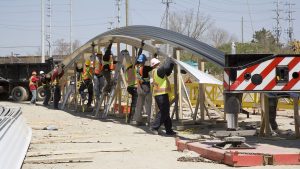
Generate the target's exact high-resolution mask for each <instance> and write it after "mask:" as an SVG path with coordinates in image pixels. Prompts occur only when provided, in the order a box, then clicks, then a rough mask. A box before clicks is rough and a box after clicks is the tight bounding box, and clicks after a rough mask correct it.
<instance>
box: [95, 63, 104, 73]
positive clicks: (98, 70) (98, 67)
mask: <svg viewBox="0 0 300 169" xmlns="http://www.w3.org/2000/svg"><path fill="white" fill-rule="evenodd" d="M94 68H95V75H100V73H101V72H102V70H103V64H102V62H99V61H98V60H96V61H95V66H94Z"/></svg>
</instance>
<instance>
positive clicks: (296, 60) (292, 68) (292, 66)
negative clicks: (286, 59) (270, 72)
mask: <svg viewBox="0 0 300 169" xmlns="http://www.w3.org/2000/svg"><path fill="white" fill-rule="evenodd" d="M299 59H300V58H294V59H293V60H292V62H290V63H289V64H288V68H289V70H290V71H289V81H288V83H287V84H285V85H284V86H286V85H288V86H289V85H291V84H290V83H295V82H293V79H291V77H292V74H293V72H298V71H299V70H300V67H299V66H300V65H299V66H298V67H296V66H297V64H298V63H299V61H300V60H299ZM284 86H283V85H281V86H279V85H277V86H273V87H272V88H269V89H271V90H284V89H283V88H284Z"/></svg>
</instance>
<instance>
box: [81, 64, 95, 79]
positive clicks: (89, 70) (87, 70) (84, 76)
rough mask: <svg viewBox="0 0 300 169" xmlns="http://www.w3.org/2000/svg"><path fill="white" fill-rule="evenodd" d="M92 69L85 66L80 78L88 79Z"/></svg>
mask: <svg viewBox="0 0 300 169" xmlns="http://www.w3.org/2000/svg"><path fill="white" fill-rule="evenodd" d="M92 71H93V69H91V68H90V67H85V68H84V69H83V73H82V76H83V77H82V78H83V80H90V79H91V77H92V74H93V72H92Z"/></svg>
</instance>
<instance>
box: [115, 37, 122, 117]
mask: <svg viewBox="0 0 300 169" xmlns="http://www.w3.org/2000/svg"><path fill="white" fill-rule="evenodd" d="M117 52H118V61H120V56H121V47H120V42H118V43H117ZM115 73H119V76H118V85H117V89H118V90H117V91H118V110H119V114H120V113H121V102H122V90H121V81H122V78H121V75H120V72H115Z"/></svg>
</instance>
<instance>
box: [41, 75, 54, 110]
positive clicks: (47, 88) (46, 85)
mask: <svg viewBox="0 0 300 169" xmlns="http://www.w3.org/2000/svg"><path fill="white" fill-rule="evenodd" d="M40 79H41V82H42V85H43V89H44V93H45V99H44V102H43V105H44V106H48V105H49V100H50V97H51V75H50V74H45V72H44V71H40Z"/></svg>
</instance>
